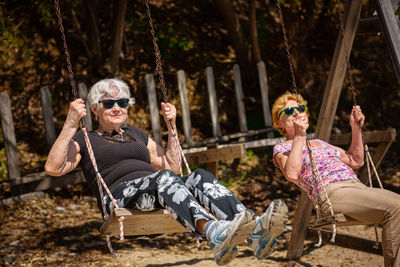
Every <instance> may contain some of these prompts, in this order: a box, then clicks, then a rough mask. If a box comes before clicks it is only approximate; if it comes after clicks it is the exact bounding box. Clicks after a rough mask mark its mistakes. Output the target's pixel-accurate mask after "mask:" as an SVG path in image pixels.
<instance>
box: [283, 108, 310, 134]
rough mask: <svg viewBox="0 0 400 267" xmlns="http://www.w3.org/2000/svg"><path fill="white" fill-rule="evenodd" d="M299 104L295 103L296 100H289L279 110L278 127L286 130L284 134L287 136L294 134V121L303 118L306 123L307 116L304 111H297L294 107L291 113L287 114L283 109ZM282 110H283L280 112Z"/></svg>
mask: <svg viewBox="0 0 400 267" xmlns="http://www.w3.org/2000/svg"><path fill="white" fill-rule="evenodd" d="M298 106H299V104H298V103H297V101H296V100H289V101H288V102H287V103H286V105H285V107H284V108H282V109H281V110H280V111H279V112H281V115H280V118H279V127H281V128H282V129H284V130H285V131H286V134H287V136H288V137H290V136H293V135H294V121H295V120H297V119H299V118H303V119H304V120H305V122H307V123H308V117H307V113H306V112H305V111H304V112H302V113H301V112H299V111H298V110H297V109H296V108H295V109H294V112H293V114H292V115H287V114H286V112H285V109H287V108H291V107H298ZM282 111H283V112H282Z"/></svg>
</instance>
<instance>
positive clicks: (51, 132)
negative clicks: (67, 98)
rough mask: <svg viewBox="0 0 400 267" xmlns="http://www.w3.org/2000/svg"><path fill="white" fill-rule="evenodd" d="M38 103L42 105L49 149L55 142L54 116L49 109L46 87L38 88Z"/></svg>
mask: <svg viewBox="0 0 400 267" xmlns="http://www.w3.org/2000/svg"><path fill="white" fill-rule="evenodd" d="M40 102H41V104H42V111H43V119H44V128H45V131H46V141H47V146H48V148H49V149H50V147H51V146H52V145H53V143H54V141H55V140H56V128H55V126H54V121H53V118H54V116H53V108H52V107H51V100H50V91H49V88H48V87H47V86H43V87H41V88H40Z"/></svg>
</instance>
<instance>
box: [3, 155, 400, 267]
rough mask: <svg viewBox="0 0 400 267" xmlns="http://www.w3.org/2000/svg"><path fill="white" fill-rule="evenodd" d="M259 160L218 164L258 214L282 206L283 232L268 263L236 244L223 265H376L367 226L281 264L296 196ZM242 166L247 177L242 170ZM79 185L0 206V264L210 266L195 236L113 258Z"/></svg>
mask: <svg viewBox="0 0 400 267" xmlns="http://www.w3.org/2000/svg"><path fill="white" fill-rule="evenodd" d="M263 160H266V159H263V158H262V157H260V158H259V159H258V160H257V161H256V162H253V163H246V161H245V162H242V161H241V163H240V165H239V167H237V168H233V167H232V166H231V165H229V166H224V165H222V166H221V168H220V170H221V172H222V173H221V176H223V177H225V176H232V175H236V177H238V176H240V177H242V179H239V180H237V181H236V182H235V181H233V182H232V181H230V182H229V183H230V184H231V185H232V187H231V189H232V190H233V192H234V193H235V195H236V196H237V197H238V198H239V199H240V200H241V201H242V202H243V203H244V204H245V205H246V206H247V207H250V208H252V209H253V210H254V211H255V212H256V214H257V215H261V214H262V213H263V211H264V210H265V208H266V207H267V206H268V204H269V203H270V202H271V201H272V200H273V199H276V198H280V199H282V200H284V201H285V202H286V204H287V205H288V207H289V210H290V221H289V223H288V226H287V229H286V230H287V231H286V232H285V233H284V234H283V235H282V236H281V237H280V239H279V244H278V249H277V250H276V251H275V252H274V253H273V254H272V255H271V256H270V257H269V258H268V259H267V260H263V261H258V260H257V259H256V258H255V257H254V256H253V255H252V251H251V250H250V249H249V248H248V247H247V246H246V245H245V244H242V246H240V247H239V249H240V253H239V256H238V257H237V258H236V259H234V260H233V261H232V262H231V263H230V264H229V265H228V266H247V267H252V266H383V257H382V256H381V255H382V250H381V248H379V249H374V248H373V245H374V244H375V231H374V227H371V226H351V227H341V228H338V234H337V237H336V242H335V243H330V242H329V239H330V234H326V235H324V239H323V240H324V242H323V245H322V246H321V247H319V248H315V247H314V244H315V243H316V242H317V235H316V233H315V232H314V231H310V232H309V233H308V235H307V240H306V242H305V246H304V252H303V256H302V257H301V258H300V259H299V260H297V261H294V262H288V261H287V260H286V259H285V257H286V253H287V247H288V241H289V239H290V234H291V231H290V230H291V223H292V220H293V217H294V211H295V208H296V199H297V197H298V195H299V190H298V189H297V188H296V187H295V186H293V185H291V184H290V183H288V182H287V181H286V180H285V179H283V178H282V176H281V174H280V173H279V171H277V170H275V169H273V168H270V169H263V168H261V167H260V166H266V164H265V162H263ZM248 162H252V161H250V160H248ZM246 164H247V167H244V166H246ZM250 165H251V166H250ZM249 166H250V167H249ZM269 166H271V165H269ZM246 168H247V170H248V168H250V169H251V171H248V172H246ZM232 169H235V170H232ZM388 174H390V176H387V177H386V178H385V177H384V179H383V182H384V185H385V186H387V187H391V190H392V191H395V192H399V191H400V190H399V188H400V182H399V181H400V172H399V171H395V170H393V169H391V170H390V171H389V172H388ZM389 181H390V183H389ZM81 187H82V186H81ZM81 187H77V186H75V187H72V186H71V187H69V188H67V189H65V188H64V189H62V190H59V191H51V192H47V193H46V194H45V196H44V197H43V198H40V199H36V200H31V201H27V202H24V203H19V204H15V205H11V206H7V207H0V223H1V228H0V266H137V267H144V266H146V267H150V266H152V267H155V266H179V267H181V266H207V267H211V266H217V265H216V264H215V262H214V260H213V256H212V252H211V251H210V250H209V249H208V245H207V242H205V241H203V242H201V243H200V246H197V244H196V237H194V236H192V235H189V234H174V235H168V236H166V235H164V236H156V237H151V238H150V237H135V238H129V239H127V240H125V241H119V240H118V239H117V238H113V239H112V243H113V248H114V249H115V250H116V252H117V253H118V255H119V256H118V258H114V257H113V256H112V254H111V253H109V251H108V249H107V246H106V242H105V238H104V237H102V236H100V234H99V228H100V225H101V221H102V219H101V216H100V214H99V213H98V209H97V206H96V202H95V199H94V198H93V197H91V196H89V195H88V193H87V192H86V189H82V188H81ZM380 230H381V229H378V232H379V235H380V232H381V231H380Z"/></svg>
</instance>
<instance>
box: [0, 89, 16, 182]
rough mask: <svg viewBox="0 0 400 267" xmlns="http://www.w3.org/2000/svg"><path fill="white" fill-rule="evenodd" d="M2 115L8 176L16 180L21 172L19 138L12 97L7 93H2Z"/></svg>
mask: <svg viewBox="0 0 400 267" xmlns="http://www.w3.org/2000/svg"><path fill="white" fill-rule="evenodd" d="M0 117H1V130H2V133H3V140H4V146H5V149H6V157H7V170H8V178H9V179H11V180H15V179H18V178H20V177H21V174H20V172H19V159H18V151H17V140H16V138H15V130H14V122H13V118H12V111H11V104H10V97H9V96H8V95H7V94H6V93H0Z"/></svg>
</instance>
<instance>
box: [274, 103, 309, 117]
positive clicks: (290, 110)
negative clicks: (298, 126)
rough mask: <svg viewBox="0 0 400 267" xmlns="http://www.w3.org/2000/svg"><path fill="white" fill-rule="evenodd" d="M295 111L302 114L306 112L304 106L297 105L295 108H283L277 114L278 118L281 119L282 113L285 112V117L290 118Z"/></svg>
mask: <svg viewBox="0 0 400 267" xmlns="http://www.w3.org/2000/svg"><path fill="white" fill-rule="evenodd" d="M295 109H297V111H298V112H299V113H304V112H305V111H306V105H298V106H295V107H289V108H284V109H282V110H281V112H279V116H278V117H279V118H281V116H282V113H283V112H285V115H286V116H288V117H289V116H292V115H293V114H294V110H295Z"/></svg>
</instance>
